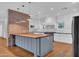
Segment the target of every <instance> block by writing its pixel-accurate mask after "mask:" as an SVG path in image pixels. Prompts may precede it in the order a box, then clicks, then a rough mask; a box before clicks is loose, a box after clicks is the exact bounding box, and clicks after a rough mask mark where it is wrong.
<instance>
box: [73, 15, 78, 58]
mask: <svg viewBox="0 0 79 59" xmlns="http://www.w3.org/2000/svg"><path fill="white" fill-rule="evenodd" d="M72 38H73V56H74V57H79V16H74V17H73V20H72Z"/></svg>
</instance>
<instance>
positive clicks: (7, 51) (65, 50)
mask: <svg viewBox="0 0 79 59" xmlns="http://www.w3.org/2000/svg"><path fill="white" fill-rule="evenodd" d="M52 47H54V48H53V50H52V51H50V52H49V53H48V54H46V55H45V57H71V56H72V45H71V44H64V43H59V42H54V45H52ZM33 56H34V55H33V53H31V52H28V51H26V50H24V49H22V48H20V47H17V46H14V47H12V48H10V47H7V42H6V39H3V38H0V57H33Z"/></svg>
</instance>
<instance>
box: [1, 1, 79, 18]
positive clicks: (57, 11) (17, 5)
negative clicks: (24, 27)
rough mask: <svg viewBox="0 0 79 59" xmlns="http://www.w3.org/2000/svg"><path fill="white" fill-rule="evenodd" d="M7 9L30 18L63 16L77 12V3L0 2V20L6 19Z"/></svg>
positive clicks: (78, 5) (78, 7)
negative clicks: (19, 12)
mask: <svg viewBox="0 0 79 59" xmlns="http://www.w3.org/2000/svg"><path fill="white" fill-rule="evenodd" d="M7 9H13V10H17V9H18V10H17V11H21V12H24V13H28V14H30V15H31V17H32V18H33V17H45V16H57V15H65V14H69V13H73V12H78V10H79V3H76V2H75V3H74V2H73V3H72V2H31V3H28V2H0V18H3V19H4V18H6V17H7V16H6V15H7Z"/></svg>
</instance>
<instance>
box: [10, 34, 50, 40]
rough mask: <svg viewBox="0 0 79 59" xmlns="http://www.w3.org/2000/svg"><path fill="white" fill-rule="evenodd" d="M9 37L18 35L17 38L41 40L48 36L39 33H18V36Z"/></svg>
mask: <svg viewBox="0 0 79 59" xmlns="http://www.w3.org/2000/svg"><path fill="white" fill-rule="evenodd" d="M10 35H18V36H24V37H30V38H34V39H37V38H43V37H48V36H49V35H48V34H40V33H37V34H36V33H20V34H10Z"/></svg>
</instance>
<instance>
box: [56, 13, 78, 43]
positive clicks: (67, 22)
mask: <svg viewBox="0 0 79 59" xmlns="http://www.w3.org/2000/svg"><path fill="white" fill-rule="evenodd" d="M77 15H79V13H78V12H73V13H70V14H66V15H64V16H63V17H61V18H60V19H61V20H62V19H63V20H64V29H63V30H61V31H58V32H61V33H71V30H72V29H71V26H72V25H71V24H72V20H73V16H77ZM72 40H73V39H72V34H55V41H59V42H64V43H70V44H71V43H72Z"/></svg>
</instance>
